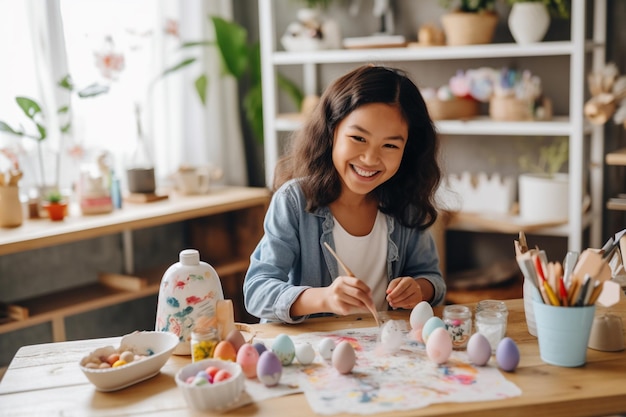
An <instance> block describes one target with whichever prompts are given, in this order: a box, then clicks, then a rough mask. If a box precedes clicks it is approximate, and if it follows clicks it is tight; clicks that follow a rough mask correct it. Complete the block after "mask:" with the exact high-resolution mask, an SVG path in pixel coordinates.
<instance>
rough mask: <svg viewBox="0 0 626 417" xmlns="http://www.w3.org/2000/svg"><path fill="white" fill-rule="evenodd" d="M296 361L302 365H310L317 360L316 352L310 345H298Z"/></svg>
mask: <svg viewBox="0 0 626 417" xmlns="http://www.w3.org/2000/svg"><path fill="white" fill-rule="evenodd" d="M296 359H297V360H298V362H300V364H302V365H309V364H310V363H311V362H313V359H315V350H314V349H313V346H311V344H310V343H300V344H298V345H296Z"/></svg>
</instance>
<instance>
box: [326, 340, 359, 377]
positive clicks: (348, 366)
mask: <svg viewBox="0 0 626 417" xmlns="http://www.w3.org/2000/svg"><path fill="white" fill-rule="evenodd" d="M332 362H333V367H334V368H335V369H336V370H337V371H339V373H340V374H347V373H349V372H350V371H352V368H354V365H355V364H356V352H355V351H354V348H353V347H352V345H351V344H350V342H348V341H346V340H343V341H341V342H339V344H338V345H337V347H336V348H335V350H333V355H332Z"/></svg>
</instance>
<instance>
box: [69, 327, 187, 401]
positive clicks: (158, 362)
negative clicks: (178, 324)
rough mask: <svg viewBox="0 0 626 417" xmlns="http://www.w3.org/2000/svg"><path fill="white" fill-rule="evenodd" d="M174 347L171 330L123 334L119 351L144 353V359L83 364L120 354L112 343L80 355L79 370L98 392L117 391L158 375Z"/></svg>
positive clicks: (175, 341) (176, 338) (174, 337)
mask: <svg viewBox="0 0 626 417" xmlns="http://www.w3.org/2000/svg"><path fill="white" fill-rule="evenodd" d="M176 346H178V336H176V335H175V334H173V333H170V332H135V333H131V334H128V335H126V336H124V337H122V340H121V342H120V347H122V350H132V351H133V352H135V353H136V354H143V355H146V356H147V357H146V358H143V359H139V360H136V361H133V362H131V363H129V364H126V365H124V366H119V367H116V368H105V369H92V368H87V367H85V365H86V364H87V363H89V362H91V361H92V359H93V358H99V357H101V356H108V355H110V354H111V353H115V352H118V353H119V350H118V349H116V348H114V347H113V346H104V347H101V348H99V349H96V350H94V351H93V352H91V353H89V355H87V356H85V357H83V358H82V359H81V361H80V370H81V371H83V373H84V374H85V376H86V377H87V379H89V382H91V383H92V384H93V385H95V386H96V389H97V390H98V391H117V390H120V389H122V388H126V387H128V386H130V385H133V384H136V383H138V382H141V381H144V380H146V379H148V378H151V377H153V376H155V375H156V374H158V373H159V372H160V371H161V368H162V367H163V365H165V362H167V360H168V359H169V357H170V356H171V355H172V352H173V351H174V348H176Z"/></svg>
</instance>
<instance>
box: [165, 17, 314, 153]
mask: <svg viewBox="0 0 626 417" xmlns="http://www.w3.org/2000/svg"><path fill="white" fill-rule="evenodd" d="M209 19H210V21H211V23H212V24H213V27H214V29H215V41H214V42H213V41H209V40H201V41H195V42H185V43H183V44H182V45H181V49H188V48H197V47H215V48H217V50H218V51H219V54H220V56H221V58H222V67H223V71H224V73H225V74H226V75H229V76H232V77H235V78H236V79H238V80H241V79H243V78H244V77H247V78H248V80H249V85H250V88H249V90H248V92H247V93H246V94H245V96H244V99H243V109H244V112H245V116H246V120H247V121H248V123H249V124H250V127H251V130H252V132H253V134H254V136H255V137H256V138H257V140H258V141H259V142H263V99H262V97H263V93H262V86H261V56H260V48H259V44H258V42H257V43H254V44H248V41H247V38H248V32H247V30H246V29H245V28H244V27H243V26H241V25H239V24H237V23H235V22H231V21H227V20H225V19H222V18H221V17H217V16H209ZM199 59H200V58H199V57H192V58H185V59H183V60H182V61H181V62H179V63H177V64H176V65H174V66H172V67H170V68H167V69H166V70H165V71H163V73H162V74H161V76H160V77H159V78H162V77H164V76H167V75H169V74H172V73H175V72H178V71H179V70H181V69H183V68H186V67H189V66H190V65H191V64H193V63H194V62H196V61H198V60H199ZM277 78H278V86H279V87H280V88H281V89H282V90H283V91H285V92H286V93H287V94H288V96H289V97H291V99H292V100H293V101H294V102H295V104H296V106H297V107H298V109H300V107H301V105H302V100H303V97H304V94H303V93H302V91H301V90H300V89H299V88H298V86H297V85H296V84H295V83H293V82H292V81H290V80H289V79H287V78H285V77H283V76H282V75H280V74H278V75H277ZM208 81H209V80H208V77H207V75H206V74H200V75H199V76H198V77H197V78H196V79H195V81H194V87H195V90H196V93H197V95H198V98H199V99H200V101H201V103H202V105H206V97H207V86H208Z"/></svg>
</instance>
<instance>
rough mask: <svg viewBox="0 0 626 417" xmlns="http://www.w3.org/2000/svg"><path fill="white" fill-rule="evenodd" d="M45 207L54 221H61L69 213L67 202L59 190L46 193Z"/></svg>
mask: <svg viewBox="0 0 626 417" xmlns="http://www.w3.org/2000/svg"><path fill="white" fill-rule="evenodd" d="M43 207H44V208H45V209H46V211H47V212H48V217H49V218H50V220H52V221H61V220H63V219H64V218H65V216H66V214H67V202H66V201H65V199H64V198H63V195H62V194H61V193H60V192H59V191H58V190H53V191H51V192H50V193H48V194H47V195H46V198H45V202H44V204H43Z"/></svg>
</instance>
